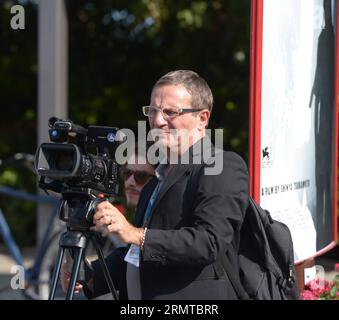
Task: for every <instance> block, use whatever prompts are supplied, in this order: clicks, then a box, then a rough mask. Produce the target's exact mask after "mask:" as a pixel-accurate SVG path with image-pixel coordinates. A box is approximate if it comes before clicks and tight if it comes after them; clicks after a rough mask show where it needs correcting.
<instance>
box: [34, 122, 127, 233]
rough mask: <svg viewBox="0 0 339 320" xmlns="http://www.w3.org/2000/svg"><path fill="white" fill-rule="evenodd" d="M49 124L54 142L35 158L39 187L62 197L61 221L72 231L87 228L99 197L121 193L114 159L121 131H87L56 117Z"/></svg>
mask: <svg viewBox="0 0 339 320" xmlns="http://www.w3.org/2000/svg"><path fill="white" fill-rule="evenodd" d="M48 125H49V127H50V129H49V137H50V140H51V141H52V142H51V143H42V144H41V145H40V147H39V148H38V150H37V152H36V155H35V169H36V171H37V173H38V174H39V175H40V180H39V187H40V188H42V189H44V190H46V191H47V190H50V191H54V192H57V193H60V194H62V198H63V200H64V201H63V203H62V208H61V209H62V210H61V211H60V219H61V220H63V221H66V222H68V226H69V227H70V228H71V229H87V228H89V226H91V225H92V214H93V211H94V208H95V205H96V204H97V203H98V202H99V201H100V199H99V198H98V196H99V195H100V194H104V195H106V196H107V195H108V196H111V195H116V194H117V193H118V164H117V162H116V161H115V159H114V157H113V156H112V154H114V152H115V150H116V148H117V146H118V145H119V143H120V142H119V141H118V140H117V132H118V129H117V128H115V127H102V126H88V128H87V129H85V128H84V127H82V126H79V125H76V124H74V123H73V122H72V121H70V120H62V119H58V118H56V117H52V118H50V119H49V122H48ZM84 218H85V219H84Z"/></svg>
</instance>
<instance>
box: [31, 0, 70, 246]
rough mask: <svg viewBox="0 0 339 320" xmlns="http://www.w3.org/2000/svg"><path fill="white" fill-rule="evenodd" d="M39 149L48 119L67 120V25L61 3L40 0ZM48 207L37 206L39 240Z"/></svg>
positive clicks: (45, 138)
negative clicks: (53, 117) (52, 117)
mask: <svg viewBox="0 0 339 320" xmlns="http://www.w3.org/2000/svg"><path fill="white" fill-rule="evenodd" d="M38 19H39V27H38V46H39V53H38V65H39V75H38V141H37V143H38V145H40V144H41V143H42V142H47V141H49V137H48V125H47V122H48V119H49V118H50V117H51V116H57V117H60V118H65V117H67V113H68V112H67V100H68V95H67V87H68V85H67V82H68V81H67V80H68V56H67V55H68V34H67V33H68V22H67V12H66V5H65V2H64V0H40V3H39V11H38ZM50 210H51V207H50V206H49V205H45V204H39V206H38V240H41V238H42V232H43V229H44V226H46V225H47V219H48V214H47V213H48V212H50Z"/></svg>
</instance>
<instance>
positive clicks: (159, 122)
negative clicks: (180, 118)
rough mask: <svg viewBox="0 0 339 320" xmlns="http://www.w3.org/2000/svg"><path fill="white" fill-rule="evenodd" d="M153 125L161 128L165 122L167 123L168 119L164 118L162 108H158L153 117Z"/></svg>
mask: <svg viewBox="0 0 339 320" xmlns="http://www.w3.org/2000/svg"><path fill="white" fill-rule="evenodd" d="M152 123H153V127H156V128H159V127H162V126H163V125H164V124H167V121H166V120H165V119H164V116H163V114H162V112H161V111H160V110H156V112H155V115H154V117H153V119H152Z"/></svg>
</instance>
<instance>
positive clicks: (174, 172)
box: [151, 164, 190, 215]
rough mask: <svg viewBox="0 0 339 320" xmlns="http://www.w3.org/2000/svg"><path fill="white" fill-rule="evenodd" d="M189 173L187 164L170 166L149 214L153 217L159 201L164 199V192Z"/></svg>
mask: <svg viewBox="0 0 339 320" xmlns="http://www.w3.org/2000/svg"><path fill="white" fill-rule="evenodd" d="M189 173H190V165H188V164H181V165H176V164H174V165H172V167H171V168H170V171H169V172H168V175H167V177H166V179H165V180H164V184H163V185H162V186H161V188H160V190H159V194H158V196H157V198H156V200H155V202H154V205H153V207H152V211H151V214H152V215H153V212H154V210H155V209H156V207H157V206H158V204H159V202H160V201H161V199H162V198H163V197H164V195H165V194H166V192H167V191H168V190H169V189H170V188H171V187H172V186H173V185H174V184H175V183H176V182H177V181H178V180H179V179H180V178H181V177H182V176H183V175H184V174H186V175H188V174H189Z"/></svg>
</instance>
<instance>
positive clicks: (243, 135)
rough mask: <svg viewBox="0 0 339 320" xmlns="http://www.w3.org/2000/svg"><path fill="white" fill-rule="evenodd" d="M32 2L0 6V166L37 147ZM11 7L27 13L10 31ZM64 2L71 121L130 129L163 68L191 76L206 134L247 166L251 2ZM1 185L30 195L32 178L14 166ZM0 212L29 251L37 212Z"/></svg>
mask: <svg viewBox="0 0 339 320" xmlns="http://www.w3.org/2000/svg"><path fill="white" fill-rule="evenodd" d="M42 1H44V0H42ZM38 3H39V1H37V0H25V1H24V0H21V1H10V0H5V1H3V0H2V1H1V2H0V36H1V41H0V101H1V102H0V105H1V111H2V116H1V117H0V158H1V159H6V158H7V157H10V156H11V155H13V154H14V153H17V152H25V153H31V154H32V153H33V154H34V153H35V150H36V148H37V139H38V137H37V134H38V132H37V122H38V117H37V115H38ZM16 4H20V5H22V6H23V7H24V9H25V29H23V30H20V29H19V30H13V29H12V28H11V27H10V20H11V18H12V17H13V14H11V13H10V9H11V7H12V6H13V5H16ZM65 4H66V9H67V18H68V87H67V93H68V97H67V105H68V118H69V119H71V120H73V121H74V122H76V123H78V124H81V125H84V126H86V125H89V124H97V125H106V126H116V127H119V128H131V129H133V130H135V129H136V128H137V120H144V117H143V115H142V112H141V106H142V105H145V104H147V103H148V102H149V95H150V90H151V87H152V85H153V83H154V82H155V81H156V80H157V79H158V78H159V77H160V76H161V75H163V74H164V73H166V72H168V71H170V70H174V69H193V70H195V71H197V72H198V73H199V74H200V75H202V76H203V77H204V78H205V79H206V80H207V81H208V83H209V85H210V87H211V88H212V91H213V93H214V97H215V107H214V110H213V114H212V119H211V121H210V127H211V128H223V129H224V144H225V148H227V149H232V150H235V151H237V152H239V153H240V154H241V155H242V156H243V157H244V158H245V159H246V160H247V152H248V111H249V45H250V1H238V0H227V1H226V0H213V1H174V0H158V1H154V0H141V1H111V0H100V1H88V0H70V1H65ZM47 107H48V106H46V108H47ZM46 135H47V124H46ZM0 184H1V185H6V186H12V187H16V188H19V189H21V190H26V191H30V192H35V190H36V177H35V176H34V174H33V173H32V172H30V171H29V170H27V168H25V167H24V166H23V164H22V162H20V161H19V162H15V163H13V164H11V165H7V166H1V167H0ZM0 207H1V208H2V209H3V211H4V213H5V215H6V214H7V215H6V219H8V221H9V224H10V227H11V230H12V231H13V233H14V235H15V238H16V240H17V241H18V243H19V245H21V246H30V245H34V243H35V241H36V232H34V230H35V226H36V214H35V205H34V204H33V203H30V202H25V201H8V198H7V199H6V197H3V196H1V197H0ZM0 242H1V239H0Z"/></svg>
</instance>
